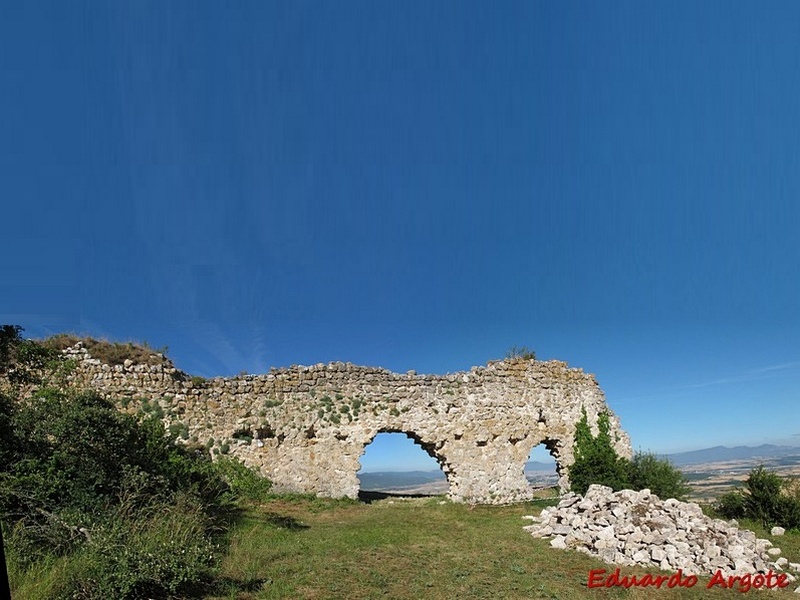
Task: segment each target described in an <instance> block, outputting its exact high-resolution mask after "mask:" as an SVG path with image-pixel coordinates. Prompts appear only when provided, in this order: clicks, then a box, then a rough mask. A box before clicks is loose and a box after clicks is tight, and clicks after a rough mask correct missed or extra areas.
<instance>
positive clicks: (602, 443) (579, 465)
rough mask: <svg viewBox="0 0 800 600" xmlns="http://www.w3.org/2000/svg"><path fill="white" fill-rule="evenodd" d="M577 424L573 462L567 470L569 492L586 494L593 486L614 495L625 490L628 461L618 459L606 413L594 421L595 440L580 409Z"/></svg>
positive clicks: (584, 411)
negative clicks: (595, 425)
mask: <svg viewBox="0 0 800 600" xmlns="http://www.w3.org/2000/svg"><path fill="white" fill-rule="evenodd" d="M582 412H583V414H582V416H581V419H580V421H578V423H577V425H576V426H575V446H574V450H573V452H574V455H575V462H574V463H573V464H572V466H571V467H570V469H569V477H570V482H571V489H572V491H573V492H576V493H578V494H585V493H586V490H588V489H589V486H590V485H591V484H593V483H597V484H600V485H607V486H609V487H610V488H612V489H613V490H614V491H616V490H621V489H623V488H625V487H627V479H628V465H627V461H625V460H624V459H621V458H619V457H618V456H617V452H616V450H614V446H613V444H612V441H611V434H610V433H609V429H610V425H609V420H608V413H607V412H602V413H600V414H599V415H598V417H597V429H598V433H597V436H596V437H595V436H593V435H592V432H591V429H590V428H589V422H588V419H587V417H586V409H583V411H582Z"/></svg>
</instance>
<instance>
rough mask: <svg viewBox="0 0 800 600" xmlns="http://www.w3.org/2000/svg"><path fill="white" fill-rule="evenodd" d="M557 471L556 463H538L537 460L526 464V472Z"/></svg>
mask: <svg viewBox="0 0 800 600" xmlns="http://www.w3.org/2000/svg"><path fill="white" fill-rule="evenodd" d="M555 470H556V463H555V462H538V461H535V460H529V461H528V462H526V463H525V472H526V473H530V472H539V471H546V472H548V473H549V472H551V471H552V472H555Z"/></svg>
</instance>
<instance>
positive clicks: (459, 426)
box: [65, 342, 631, 504]
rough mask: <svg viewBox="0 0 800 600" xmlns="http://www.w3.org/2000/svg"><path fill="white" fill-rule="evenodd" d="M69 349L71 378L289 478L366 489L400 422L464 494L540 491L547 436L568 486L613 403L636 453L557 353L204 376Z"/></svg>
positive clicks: (344, 490) (515, 497) (593, 388)
mask: <svg viewBox="0 0 800 600" xmlns="http://www.w3.org/2000/svg"><path fill="white" fill-rule="evenodd" d="M65 353H66V354H67V355H68V356H69V357H70V358H72V359H74V360H75V363H76V368H75V369H74V371H73V372H72V374H71V375H70V376H69V379H70V383H71V384H72V385H76V386H83V387H88V388H91V389H95V390H97V391H99V392H100V393H102V394H103V395H104V396H106V397H109V398H110V399H113V400H114V401H115V402H118V403H119V405H120V408H121V409H122V410H125V411H128V412H138V411H140V410H144V411H146V412H147V411H150V412H156V413H157V414H158V415H159V416H160V417H162V418H163V419H164V423H165V425H166V426H167V427H169V428H170V429H171V431H173V433H175V434H176V435H178V436H179V437H180V438H182V439H184V440H186V441H187V442H189V441H191V442H197V443H202V444H205V445H207V446H208V447H209V448H211V449H212V450H213V451H214V452H215V453H217V454H225V453H230V454H231V455H233V456H236V457H238V458H240V459H241V460H242V461H243V462H244V463H245V464H248V465H251V466H255V467H258V468H259V469H260V471H261V472H262V473H263V474H264V475H265V476H266V477H269V478H270V479H271V480H272V481H273V482H274V484H275V486H276V488H277V489H280V490H286V491H295V492H312V493H316V494H318V495H322V496H330V497H350V498H355V497H357V495H358V491H359V480H358V476H357V473H358V471H359V469H360V464H359V459H360V457H361V456H362V455H363V453H364V449H365V447H366V446H367V445H368V444H369V443H370V442H371V441H372V440H373V438H374V437H375V436H376V435H377V434H378V433H382V432H401V433H405V434H407V435H409V436H410V437H411V438H412V439H414V440H415V441H416V442H417V443H418V444H419V445H420V446H422V448H423V449H424V450H425V451H426V452H427V453H428V454H430V455H431V456H432V457H434V458H435V459H436V460H437V461H438V463H439V465H440V466H441V468H442V471H443V472H444V473H445V475H446V477H447V481H448V484H449V494H448V495H449V497H450V498H451V499H452V500H454V501H461V502H470V503H486V504H499V503H508V502H518V501H523V500H527V499H530V498H531V497H532V488H531V486H530V485H529V483H528V481H527V480H526V478H525V475H524V466H525V463H526V461H527V460H528V457H529V455H530V452H531V450H532V448H534V447H535V446H537V445H538V444H544V445H545V446H546V447H547V449H548V450H549V451H550V453H551V454H552V455H553V457H554V458H555V460H556V465H557V467H556V468H557V472H558V474H559V485H560V487H561V489H562V490H563V491H565V490H567V489H568V488H569V467H570V465H571V464H572V463H573V462H574V459H573V455H572V449H573V446H574V429H575V424H576V423H577V421H578V420H579V419H580V417H581V414H582V410H585V411H586V414H587V417H588V420H589V423H590V426H591V427H592V429H593V431H594V433H595V434H596V433H597V417H598V415H599V414H601V413H602V412H604V411H606V412H608V413H609V416H610V419H609V421H610V427H611V435H612V438H613V439H614V440H615V441H614V443H615V448H616V450H617V452H618V454H619V455H620V456H626V457H630V455H631V448H630V441H629V438H628V436H627V434H625V432H624V431H622V429H621V428H620V425H619V420H618V419H617V417H616V416H615V415H614V414H613V413H612V412H611V411H610V410H609V408H608V407H607V405H606V403H605V400H604V396H603V392H602V391H601V390H600V387H599V386H598V384H597V381H596V380H595V378H594V376H593V375H591V374H587V373H584V372H583V371H582V370H581V369H572V368H569V367H567V365H566V363H564V362H560V361H554V360H552V361H534V360H526V359H509V360H502V361H492V362H489V363H488V364H487V365H486V366H485V367H473V368H472V369H470V370H469V371H465V372H459V373H452V374H448V375H417V374H416V373H415V372H413V371H409V372H408V373H404V374H400V373H393V372H391V371H388V370H385V369H381V368H374V367H362V366H356V365H353V364H350V363H341V362H333V363H329V364H317V365H312V366H292V367H290V368H283V369H272V370H271V371H270V372H269V373H267V374H263V375H242V376H238V377H233V378H221V377H218V378H214V379H211V380H205V379H203V378H199V377H190V376H188V375H186V374H185V373H183V372H181V371H179V370H178V369H176V368H175V367H174V365H173V364H172V363H171V362H170V361H169V360H168V359H166V358H164V357H163V356H161V355H158V354H154V355H152V356H151V357H150V358H151V360H148V364H137V363H134V362H132V361H131V360H126V361H125V362H124V364H118V365H109V364H105V363H103V362H101V361H100V360H98V359H96V358H93V357H92V356H91V355H90V353H89V352H88V350H87V349H86V348H85V347H84V346H83V344H82V343H80V342H78V343H76V344H75V345H74V346H72V347H70V348H68V349H67V350H65Z"/></svg>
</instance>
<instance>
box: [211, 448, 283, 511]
mask: <svg viewBox="0 0 800 600" xmlns="http://www.w3.org/2000/svg"><path fill="white" fill-rule="evenodd" d="M214 470H215V471H216V472H217V473H218V474H219V475H220V476H221V477H222V479H224V480H225V481H226V482H227V484H228V486H230V491H231V494H232V496H233V499H235V500H244V501H248V502H261V501H263V500H266V499H267V497H268V496H269V493H270V490H271V489H272V482H271V481H270V480H269V479H267V478H265V477H262V476H261V475H260V474H259V473H258V471H257V470H256V469H253V468H251V467H248V466H247V465H245V464H244V463H242V462H241V461H240V460H239V459H237V458H235V457H232V456H225V457H221V458H219V459H218V460H216V461H215V462H214Z"/></svg>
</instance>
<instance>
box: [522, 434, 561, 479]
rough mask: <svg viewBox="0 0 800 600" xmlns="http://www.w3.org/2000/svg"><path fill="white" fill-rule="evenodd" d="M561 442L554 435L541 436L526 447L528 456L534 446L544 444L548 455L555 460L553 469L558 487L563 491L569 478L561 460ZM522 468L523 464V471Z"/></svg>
mask: <svg viewBox="0 0 800 600" xmlns="http://www.w3.org/2000/svg"><path fill="white" fill-rule="evenodd" d="M562 444H563V442H562V440H560V439H558V438H555V437H546V438H543V439H539V440H538V441H536V442H534V443H533V444H531V446H530V448H528V456H530V455H531V453H532V452H533V450H534V448H537V447H538V446H544V447H545V449H546V450H547V452H548V454H550V456H552V457H553V459H554V460H555V463H556V467H555V469H556V474H557V475H558V488H559V490H560V491H562V492H563V491H565V488H564V486H565V485H567V486H568V485H569V479H568V475H567V468H566V466H565V465H564V464H563V460H562V452H561V446H562ZM524 468H525V465H524V464H523V472H524ZM531 489H533V488H531Z"/></svg>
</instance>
